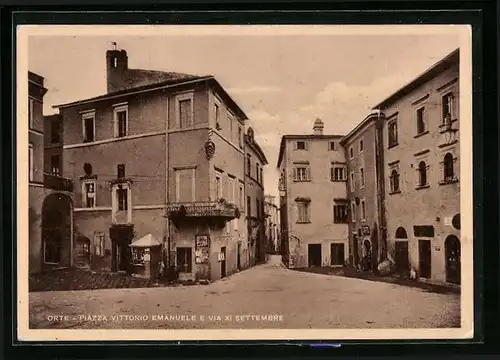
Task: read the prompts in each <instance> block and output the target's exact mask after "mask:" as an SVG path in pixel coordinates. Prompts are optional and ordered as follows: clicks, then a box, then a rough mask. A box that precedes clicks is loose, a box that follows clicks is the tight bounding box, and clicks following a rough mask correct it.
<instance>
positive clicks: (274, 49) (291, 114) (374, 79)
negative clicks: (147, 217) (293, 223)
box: [28, 29, 460, 195]
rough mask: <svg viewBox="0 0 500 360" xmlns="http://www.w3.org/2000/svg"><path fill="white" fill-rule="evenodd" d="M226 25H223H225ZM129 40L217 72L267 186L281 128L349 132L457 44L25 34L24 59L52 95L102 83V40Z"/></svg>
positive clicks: (150, 61) (140, 52)
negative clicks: (251, 139) (252, 141)
mask: <svg viewBox="0 0 500 360" xmlns="http://www.w3.org/2000/svg"><path fill="white" fill-rule="evenodd" d="M230 31H231V30H230V29H227V31H226V32H225V33H226V34H227V33H229V32H230ZM113 41H115V42H117V44H118V48H120V49H125V50H127V53H128V56H129V67H131V68H140V69H155V70H165V71H177V72H183V73H190V74H198V75H206V74H211V75H214V76H215V77H216V78H217V80H218V81H219V82H220V83H221V84H222V86H224V87H225V89H226V90H227V91H228V93H229V94H230V95H231V96H232V97H233V99H234V100H235V101H236V102H237V103H238V104H239V106H240V107H241V108H242V109H243V111H245V112H246V114H247V115H248V117H249V118H250V121H249V122H248V125H250V126H252V127H253V128H254V129H255V133H256V139H257V141H258V142H259V143H260V145H261V147H262V148H263V150H264V152H265V154H266V156H267V158H268V161H269V165H268V166H267V169H266V170H265V174H264V176H265V189H266V193H270V194H273V195H277V181H278V177H277V172H276V162H277V157H278V151H279V144H280V139H281V136H282V135H285V134H309V133H311V132H312V125H313V122H314V120H315V119H316V118H317V117H320V118H322V119H323V121H324V122H325V129H324V132H325V133H332V134H346V133H347V132H349V131H350V130H352V128H354V126H356V124H358V123H359V122H360V121H362V120H363V118H364V117H365V116H366V115H367V114H368V113H369V109H370V108H371V107H372V106H374V105H376V103H377V102H378V101H380V100H383V99H384V98H386V97H387V96H388V95H390V94H391V93H392V92H394V91H395V90H397V89H398V88H400V87H401V86H402V85H404V84H405V83H407V82H408V81H410V80H412V79H413V78H415V77H416V76H418V75H419V74H420V73H422V72H423V71H425V70H426V69H427V68H428V67H429V66H431V65H433V64H434V63H435V62H437V61H439V60H440V59H441V58H442V57H444V56H446V55H447V54H448V53H450V52H452V51H453V50H454V49H456V48H457V47H459V41H460V39H459V36H458V35H453V34H448V35H445V34H442V35H435V34H434V35H397V32H395V31H393V32H392V34H390V35H373V34H365V35H342V36H339V35H338V34H333V35H326V34H323V35H302V36H299V35H293V36H292V35H275V36H272V35H271V36H257V35H251V34H250V33H249V32H247V34H246V35H238V36H234V34H233V36H230V35H222V34H220V35H210V36H207V35H205V36H196V35H189V36H187V35H179V34H177V35H162V36H150V35H148V36H131V35H128V36H119V35H115V36H107V35H102V36H81V35H78V36H30V38H29V42H28V55H29V60H28V66H29V69H30V70H31V71H33V72H36V73H38V74H40V75H42V76H44V77H45V79H46V86H47V88H48V89H49V91H48V93H47V95H46V96H45V99H44V101H45V105H44V111H45V114H46V115H48V114H51V113H54V112H55V110H54V109H52V105H55V104H61V103H65V102H70V101H75V100H80V99H84V98H88V97H92V96H96V95H100V94H103V93H105V91H106V76H105V72H106V64H105V53H106V50H108V49H111V42H113Z"/></svg>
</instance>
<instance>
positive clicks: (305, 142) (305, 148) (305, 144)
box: [295, 140, 307, 151]
mask: <svg viewBox="0 0 500 360" xmlns="http://www.w3.org/2000/svg"><path fill="white" fill-rule="evenodd" d="M299 143H300V144H304V147H303V148H299ZM295 150H300V151H307V141H305V140H297V141H295Z"/></svg>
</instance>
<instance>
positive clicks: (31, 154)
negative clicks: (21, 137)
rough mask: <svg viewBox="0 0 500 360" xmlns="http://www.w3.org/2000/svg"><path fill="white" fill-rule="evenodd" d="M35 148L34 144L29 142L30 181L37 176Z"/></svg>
mask: <svg viewBox="0 0 500 360" xmlns="http://www.w3.org/2000/svg"><path fill="white" fill-rule="evenodd" d="M34 161H35V150H34V148H33V144H31V143H30V144H28V171H29V172H28V181H29V182H32V181H33V179H34V177H35V163H34Z"/></svg>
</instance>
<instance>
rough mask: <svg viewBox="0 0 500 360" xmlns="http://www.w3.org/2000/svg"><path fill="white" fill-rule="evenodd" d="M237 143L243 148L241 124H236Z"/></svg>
mask: <svg viewBox="0 0 500 360" xmlns="http://www.w3.org/2000/svg"><path fill="white" fill-rule="evenodd" d="M238 144H239V145H240V149H243V130H242V128H241V126H238Z"/></svg>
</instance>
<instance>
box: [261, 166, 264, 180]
mask: <svg viewBox="0 0 500 360" xmlns="http://www.w3.org/2000/svg"><path fill="white" fill-rule="evenodd" d="M260 183H261V184H264V171H263V169H262V168H260Z"/></svg>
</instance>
